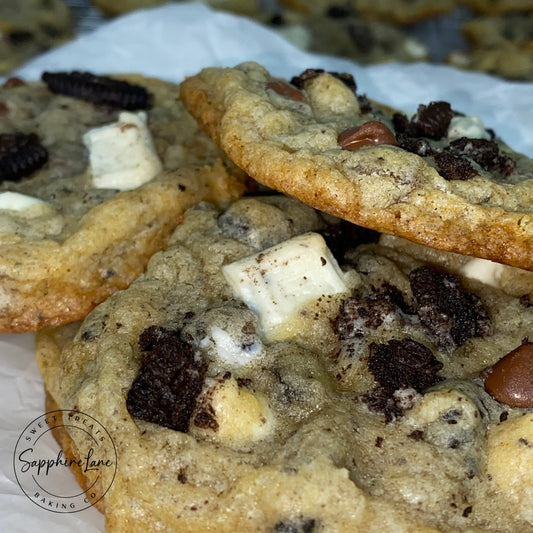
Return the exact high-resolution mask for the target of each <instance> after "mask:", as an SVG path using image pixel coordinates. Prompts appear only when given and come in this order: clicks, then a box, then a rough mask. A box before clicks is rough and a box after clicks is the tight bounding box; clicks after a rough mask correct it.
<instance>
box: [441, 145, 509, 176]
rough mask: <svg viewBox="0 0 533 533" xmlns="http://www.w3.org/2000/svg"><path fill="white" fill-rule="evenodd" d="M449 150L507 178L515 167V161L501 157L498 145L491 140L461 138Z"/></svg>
mask: <svg viewBox="0 0 533 533" xmlns="http://www.w3.org/2000/svg"><path fill="white" fill-rule="evenodd" d="M447 149H448V150H449V151H450V152H451V153H453V154H456V155H463V156H467V157H470V158H471V159H473V160H474V161H475V162H476V163H477V164H478V165H479V166H480V167H481V168H483V169H485V170H495V171H499V172H501V173H502V174H504V175H505V176H507V175H509V174H511V172H513V170H514V167H515V162H514V161H513V159H511V158H510V157H508V156H502V155H500V149H499V147H498V145H497V144H496V143H495V142H494V141H491V140H487V139H470V138H468V137H461V138H460V139H455V140H454V141H452V142H451V143H450V144H449V146H448V148H447Z"/></svg>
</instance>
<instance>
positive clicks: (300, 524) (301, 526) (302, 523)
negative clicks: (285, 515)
mask: <svg viewBox="0 0 533 533" xmlns="http://www.w3.org/2000/svg"><path fill="white" fill-rule="evenodd" d="M316 527H317V521H316V520H315V519H314V518H298V519H297V520H290V521H289V520H287V521H285V520H283V521H279V522H277V523H276V525H275V526H274V532H275V533H314V531H316Z"/></svg>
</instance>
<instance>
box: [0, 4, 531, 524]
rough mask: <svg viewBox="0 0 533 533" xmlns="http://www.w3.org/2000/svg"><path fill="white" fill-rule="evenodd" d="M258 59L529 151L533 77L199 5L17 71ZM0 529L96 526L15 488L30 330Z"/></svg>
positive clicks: (21, 351)
mask: <svg viewBox="0 0 533 533" xmlns="http://www.w3.org/2000/svg"><path fill="white" fill-rule="evenodd" d="M248 60H255V61H258V62H260V63H262V64H263V65H265V66H266V67H267V68H268V69H269V70H270V71H271V72H272V73H274V74H276V75H280V76H286V77H290V76H292V75H295V74H298V73H300V72H301V71H303V70H304V69H305V68H324V69H326V70H336V71H346V72H350V73H352V74H353V75H354V76H355V79H356V81H357V84H358V90H359V92H362V93H367V94H369V95H371V96H372V98H374V99H376V100H381V101H382V102H385V103H388V104H390V105H393V106H395V107H398V108H400V109H403V110H405V111H414V110H415V109H416V107H417V106H418V104H419V103H429V102H430V101H432V100H447V101H450V102H452V106H453V107H454V109H456V110H458V111H462V112H464V113H466V114H469V115H478V116H480V117H481V118H482V119H483V121H484V123H485V125H486V127H490V128H493V129H494V130H495V131H496V132H497V133H498V134H499V135H500V136H501V137H503V138H504V140H506V141H507V143H509V144H510V145H511V146H512V147H513V148H515V149H516V150H518V151H521V152H524V153H527V154H528V155H530V156H533V128H532V125H533V105H532V104H533V99H532V96H531V95H532V94H533V84H531V83H511V82H506V81H501V80H498V79H496V78H493V77H490V76H486V75H482V74H475V73H467V72H460V71H457V70H453V69H451V68H448V67H443V66H435V65H426V64H412V65H395V64H386V65H379V66H371V67H361V66H359V65H357V64H354V63H352V62H350V61H347V60H344V59H339V58H332V57H326V56H319V55H311V54H308V53H305V52H302V51H301V50H299V49H297V48H295V47H294V46H292V45H291V44H289V43H287V42H285V41H284V40H282V38H281V37H278V36H277V35H275V34H274V33H272V32H270V31H269V30H267V29H265V28H263V27H261V26H259V25H257V24H255V23H253V22H251V21H249V20H246V19H243V18H240V17H236V16H233V15H229V14H225V13H217V12H213V11H211V10H210V9H209V8H208V7H206V6H205V5H204V4H195V3H177V4H173V5H168V6H164V7H161V8H156V9H153V10H147V11H140V12H136V13H132V14H129V15H126V16H124V17H122V18H119V19H115V20H113V21H111V22H108V23H106V24H104V25H103V26H101V27H100V28H99V29H97V30H96V31H95V32H93V33H89V34H85V35H82V36H81V37H79V38H78V39H77V40H75V41H73V42H70V43H68V44H66V45H65V46H64V47H62V48H60V49H57V50H54V51H52V52H49V53H48V54H45V55H43V56H40V57H38V58H37V59H35V60H33V61H32V62H30V63H28V64H27V65H25V66H24V67H23V68H21V69H19V71H18V73H17V74H18V75H20V76H22V77H25V78H26V79H38V78H39V77H40V75H41V72H42V71H43V70H59V69H65V70H69V69H70V70H73V69H77V70H89V71H92V72H94V73H112V72H140V73H142V74H144V75H150V76H157V77H160V78H163V79H167V80H171V81H180V80H182V79H183V78H184V77H185V76H188V75H192V74H195V73H196V72H197V71H199V70H200V69H201V68H203V67H207V66H211V65H222V66H234V65H235V64H237V63H240V62H242V61H248ZM0 391H1V394H2V398H1V402H0V405H1V407H0V524H1V527H0V529H1V530H2V531H9V532H10V533H15V532H35V531H38V532H39V533H47V532H54V533H62V532H65V533H66V532H71V531H77V532H80V533H85V532H94V531H103V529H104V520H103V517H102V516H101V515H100V514H99V513H98V511H96V510H95V509H94V508H90V509H87V510H84V511H81V512H79V513H71V514H58V513H54V512H50V511H46V510H43V509H41V508H40V507H38V506H37V505H35V504H34V503H33V502H31V501H30V500H29V499H28V498H27V497H26V496H25V495H24V494H23V493H22V491H21V489H20V487H19V486H18V484H17V482H16V478H15V474H14V470H13V451H14V449H15V445H16V442H17V439H18V437H19V435H20V434H21V432H22V431H23V430H24V428H25V427H26V426H27V425H28V424H29V423H30V422H31V421H32V420H34V419H35V418H37V417H38V416H40V415H41V414H42V413H43V402H44V397H43V390H42V381H41V379H40V376H39V373H38V370H37V367H36V364H35V362H34V357H33V336H32V335H3V336H0Z"/></svg>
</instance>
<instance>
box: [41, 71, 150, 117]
mask: <svg viewBox="0 0 533 533" xmlns="http://www.w3.org/2000/svg"><path fill="white" fill-rule="evenodd" d="M41 78H42V80H43V81H44V82H45V83H46V85H47V86H48V88H49V89H50V90H51V91H52V92H54V93H59V94H64V95H67V96H72V97H73V98H79V99H81V100H85V101H87V102H92V103H93V104H105V105H109V106H112V107H116V108H119V109H129V110H134V109H148V108H149V107H150V105H151V101H150V100H151V97H150V94H149V93H148V91H147V90H146V89H145V88H144V87H141V86H140V85H133V84H131V83H128V82H126V81H122V80H115V79H111V78H108V77H105V76H97V75H95V74H91V73H90V72H79V71H72V72H44V73H43V75H42V77H41Z"/></svg>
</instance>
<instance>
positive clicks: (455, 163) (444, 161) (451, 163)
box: [434, 152, 478, 181]
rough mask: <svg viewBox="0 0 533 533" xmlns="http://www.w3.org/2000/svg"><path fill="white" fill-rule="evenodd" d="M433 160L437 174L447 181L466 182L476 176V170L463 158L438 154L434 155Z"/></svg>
mask: <svg viewBox="0 0 533 533" xmlns="http://www.w3.org/2000/svg"><path fill="white" fill-rule="evenodd" d="M434 158H435V163H436V164H437V169H438V171H439V174H440V175H441V176H442V177H443V178H444V179H446V180H448V181H450V180H461V181H466V180H470V179H472V178H474V177H475V176H477V175H478V173H477V170H476V169H475V168H474V167H473V166H472V165H471V164H470V162H469V161H468V159H466V158H464V157H461V156H458V155H454V154H450V153H448V152H439V153H437V154H435V155H434Z"/></svg>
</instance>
